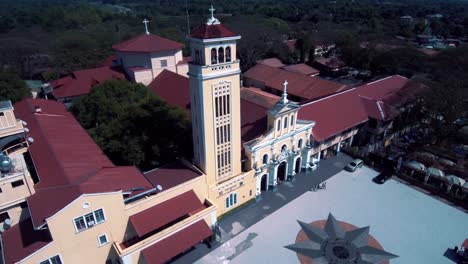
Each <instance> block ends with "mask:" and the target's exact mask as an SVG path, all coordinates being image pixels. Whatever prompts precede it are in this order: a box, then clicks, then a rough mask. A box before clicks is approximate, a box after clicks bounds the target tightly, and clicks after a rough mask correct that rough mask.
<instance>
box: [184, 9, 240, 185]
mask: <svg viewBox="0 0 468 264" xmlns="http://www.w3.org/2000/svg"><path fill="white" fill-rule="evenodd" d="M210 11H211V17H210V18H209V19H208V20H207V21H206V23H205V24H203V25H202V26H200V27H198V28H197V29H195V30H194V31H193V32H192V33H191V34H190V36H189V40H190V47H191V55H192V62H191V63H189V72H188V75H189V79H190V96H191V101H192V104H191V107H192V127H193V143H194V158H195V163H196V164H197V165H198V166H199V167H200V168H201V169H202V170H203V172H204V173H205V174H206V175H207V179H208V184H209V185H210V186H214V185H217V184H220V183H222V182H225V181H227V180H229V179H231V178H232V177H235V176H237V175H239V174H241V173H242V172H241V133H240V67H239V60H238V59H237V58H236V42H237V40H239V39H240V38H241V37H240V36H239V35H237V34H236V33H234V32H232V31H231V30H230V29H228V28H226V27H225V26H223V25H222V24H221V23H220V22H219V20H218V19H216V18H215V17H214V15H213V11H214V9H213V7H211V9H210Z"/></svg>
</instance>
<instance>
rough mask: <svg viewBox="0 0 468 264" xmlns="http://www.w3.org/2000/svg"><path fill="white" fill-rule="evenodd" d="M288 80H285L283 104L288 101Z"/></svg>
mask: <svg viewBox="0 0 468 264" xmlns="http://www.w3.org/2000/svg"><path fill="white" fill-rule="evenodd" d="M287 91H288V81H287V80H284V82H283V95H282V96H281V102H282V103H283V104H285V103H287V102H288V92H287Z"/></svg>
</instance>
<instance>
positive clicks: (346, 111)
mask: <svg viewBox="0 0 468 264" xmlns="http://www.w3.org/2000/svg"><path fill="white" fill-rule="evenodd" d="M298 119H302V120H312V121H315V122H316V123H315V126H314V128H313V129H312V135H313V137H314V139H315V140H316V141H322V140H325V139H327V138H329V137H331V136H334V135H336V134H338V133H340V132H342V131H345V130H347V129H349V128H352V127H354V126H356V125H358V124H360V123H363V122H365V121H367V120H368V118H367V113H366V111H365V109H364V107H363V105H362V103H361V99H360V98H359V96H358V95H357V94H356V91H355V89H352V90H348V91H345V92H341V93H339V94H335V95H331V96H328V97H326V98H323V99H320V100H317V101H313V102H310V103H306V104H303V105H302V107H301V108H300V109H299V115H298Z"/></svg>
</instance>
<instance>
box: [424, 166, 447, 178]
mask: <svg viewBox="0 0 468 264" xmlns="http://www.w3.org/2000/svg"><path fill="white" fill-rule="evenodd" d="M426 173H428V174H429V175H431V176H436V177H444V176H445V173H444V172H443V171H441V170H439V169H437V168H433V167H430V168H427V169H426Z"/></svg>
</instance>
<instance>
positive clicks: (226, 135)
mask: <svg viewBox="0 0 468 264" xmlns="http://www.w3.org/2000/svg"><path fill="white" fill-rule="evenodd" d="M223 130H224V142H228V141H229V140H228V134H227V125H225V126H223Z"/></svg>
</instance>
